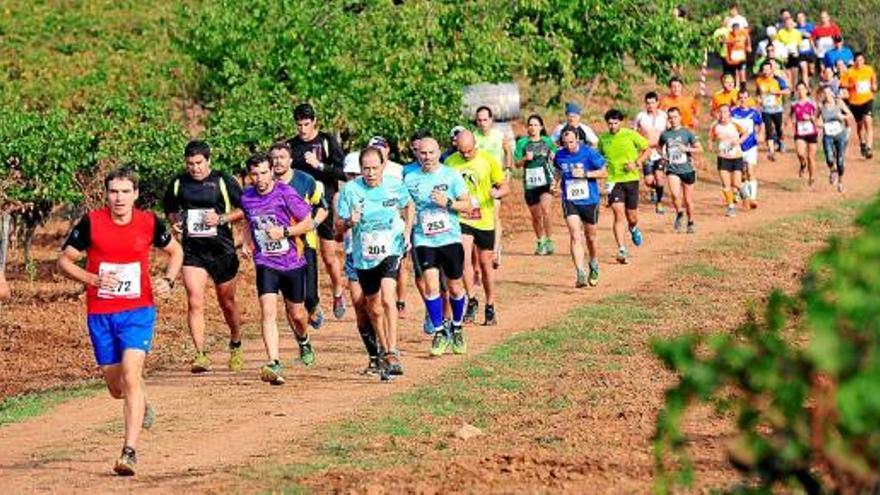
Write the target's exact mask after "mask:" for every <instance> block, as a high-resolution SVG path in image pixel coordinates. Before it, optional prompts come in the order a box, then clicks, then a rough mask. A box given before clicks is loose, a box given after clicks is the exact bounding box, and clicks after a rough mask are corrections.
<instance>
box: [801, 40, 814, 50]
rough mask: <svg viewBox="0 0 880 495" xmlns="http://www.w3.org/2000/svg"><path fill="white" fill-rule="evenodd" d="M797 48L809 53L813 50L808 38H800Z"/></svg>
mask: <svg viewBox="0 0 880 495" xmlns="http://www.w3.org/2000/svg"><path fill="white" fill-rule="evenodd" d="M798 50H799V51H800V52H801V53H810V52H811V51H813V46H812V45H810V40H808V39H803V40H801V44H800V45H798Z"/></svg>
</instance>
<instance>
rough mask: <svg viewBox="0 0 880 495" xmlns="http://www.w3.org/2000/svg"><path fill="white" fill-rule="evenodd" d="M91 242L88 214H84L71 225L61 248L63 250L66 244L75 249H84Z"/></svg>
mask: <svg viewBox="0 0 880 495" xmlns="http://www.w3.org/2000/svg"><path fill="white" fill-rule="evenodd" d="M91 244H92V228H91V222H90V221H89V215H88V214H86V215H84V216H83V217H82V218H81V219H80V221H79V222H78V223H77V224H76V226H74V227H73V230H71V231H70V235H68V236H67V239H66V240H65V241H64V244H63V245H62V246H61V249H62V250H64V249H65V248H67V246H70V247H72V248H73V249H76V250H77V251H86V250H87V249H89V246H90V245H91Z"/></svg>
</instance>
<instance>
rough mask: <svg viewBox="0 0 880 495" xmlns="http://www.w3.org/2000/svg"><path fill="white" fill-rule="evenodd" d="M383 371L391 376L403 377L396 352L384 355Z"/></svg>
mask: <svg viewBox="0 0 880 495" xmlns="http://www.w3.org/2000/svg"><path fill="white" fill-rule="evenodd" d="M385 371H386V372H387V373H388V374H389V375H392V376H401V375H403V366H401V365H400V356H398V354H397V352H396V351H392V352H386V353H385Z"/></svg>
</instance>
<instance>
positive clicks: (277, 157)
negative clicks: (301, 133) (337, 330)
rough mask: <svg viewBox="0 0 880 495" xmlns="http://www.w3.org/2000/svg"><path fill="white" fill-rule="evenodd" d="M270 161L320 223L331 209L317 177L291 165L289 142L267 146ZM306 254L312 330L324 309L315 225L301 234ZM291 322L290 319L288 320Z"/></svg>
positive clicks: (277, 175) (307, 301)
mask: <svg viewBox="0 0 880 495" xmlns="http://www.w3.org/2000/svg"><path fill="white" fill-rule="evenodd" d="M269 161H270V163H271V164H272V174H273V175H274V176H275V180H278V181H281V182H283V183H285V184H287V185H288V186H290V187H292V188H293V190H294V191H296V193H297V194H299V196H300V197H301V198H303V199H304V200H305V201H306V203H308V204H310V205H311V207H312V219H313V220H314V222H315V225H320V224H321V223H322V222H323V221H324V219H326V218H327V215H328V213H329V211H330V207H329V205H328V204H327V199H326V198H325V197H324V184H322V183H320V182H318V181H316V180H315V179H314V178H313V177H312V176H311V175H309V174H307V173H305V172H303V171H302V170H296V169H294V168H292V167H291V165H292V163H293V154H292V151H291V149H290V144H288V143H287V142H285V141H279V142H277V143H275V144H273V145H272V146H271V147H270V148H269ZM304 239H305V245H304V247H305V258H306V293H305V297H304V299H305V301H304V302H305V306H306V312H308V314H309V324H310V325H311V326H312V328H314V329H315V330H318V329H319V328H321V326H322V325H323V324H324V310H323V308H321V294H320V291H319V290H318V234H317V232H316V231H315V229H312V230H309V231H308V232H306V235H305V236H304ZM288 323H290V324H291V325H293V324H294V323H293V322H292V321H290V322H288Z"/></svg>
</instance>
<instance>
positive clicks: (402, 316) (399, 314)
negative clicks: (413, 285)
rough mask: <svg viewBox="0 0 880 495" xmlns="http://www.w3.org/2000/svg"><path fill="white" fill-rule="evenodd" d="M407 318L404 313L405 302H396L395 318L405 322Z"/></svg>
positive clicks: (406, 314)
mask: <svg viewBox="0 0 880 495" xmlns="http://www.w3.org/2000/svg"><path fill="white" fill-rule="evenodd" d="M407 316H409V315H408V313H407V312H406V301H397V317H398V318H400V319H401V320H405V319H406V317H407Z"/></svg>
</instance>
